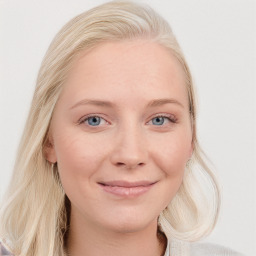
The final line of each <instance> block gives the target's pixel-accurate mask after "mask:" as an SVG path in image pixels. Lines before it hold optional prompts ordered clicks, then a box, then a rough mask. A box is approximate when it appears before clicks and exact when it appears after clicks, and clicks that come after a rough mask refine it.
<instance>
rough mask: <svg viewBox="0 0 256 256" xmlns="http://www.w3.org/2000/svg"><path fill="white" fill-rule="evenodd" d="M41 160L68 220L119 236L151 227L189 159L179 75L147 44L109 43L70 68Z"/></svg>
mask: <svg viewBox="0 0 256 256" xmlns="http://www.w3.org/2000/svg"><path fill="white" fill-rule="evenodd" d="M49 141H50V143H51V146H49V148H47V153H46V157H47V159H48V160H49V161H50V162H56V161H57V163H58V170H59V174H60V178H61V182H62V185H63V188H64V190H65V192H66V194H67V196H68V198H69V199H70V201H71V209H72V210H71V212H72V214H71V220H72V218H73V217H75V218H77V219H79V221H80V222H81V223H84V224H86V223H87V224H90V225H95V227H96V226H97V227H102V228H104V229H106V228H107V229H111V230H116V231H122V232H132V231H136V230H141V229H143V228H146V227H147V226H149V225H155V224H156V221H157V217H158V216H159V214H160V212H161V211H162V210H163V209H164V208H165V207H166V206H167V205H168V204H169V202H170V201H171V200H172V198H173V197H174V196H175V194H176V193H177V190H178V189H179V187H180V185H181V183H182V178H183V174H184V169H185V165H186V162H187V161H188V159H189V158H190V156H191V153H192V131H191V124H190V116H189V106H188V96H187V90H186V86H185V79H184V74H183V71H182V68H181V66H180V64H179V63H178V61H177V60H176V58H174V57H173V56H172V55H171V54H170V52H169V51H167V49H165V48H164V47H162V46H160V45H158V44H156V43H152V42H149V41H146V40H134V41H129V42H109V43H104V44H102V45H99V46H98V47H96V48H94V49H93V50H92V51H89V52H87V53H84V55H83V56H81V58H80V59H79V60H77V61H76V63H75V65H74V67H73V69H72V70H71V72H70V75H69V77H68V80H67V82H66V84H65V86H64V89H63V91H62V94H61V96H60V98H59V101H58V102H57V105H56V108H55V111H54V114H53V118H52V123H51V127H50V134H49Z"/></svg>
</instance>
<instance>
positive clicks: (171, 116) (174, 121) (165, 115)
mask: <svg viewBox="0 0 256 256" xmlns="http://www.w3.org/2000/svg"><path fill="white" fill-rule="evenodd" d="M156 117H165V118H168V119H169V120H170V122H172V123H177V121H178V119H177V118H176V116H175V115H173V114H168V113H159V114H155V115H153V116H152V117H150V120H149V121H148V122H150V121H152V119H154V118H156ZM148 122H147V123H148Z"/></svg>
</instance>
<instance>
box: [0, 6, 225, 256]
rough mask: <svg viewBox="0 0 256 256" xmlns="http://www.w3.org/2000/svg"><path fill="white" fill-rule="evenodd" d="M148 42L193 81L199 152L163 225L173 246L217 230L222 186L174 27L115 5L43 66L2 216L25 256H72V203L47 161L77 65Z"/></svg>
mask: <svg viewBox="0 0 256 256" xmlns="http://www.w3.org/2000/svg"><path fill="white" fill-rule="evenodd" d="M133 39H145V40H150V41H152V42H156V43H158V44H160V45H162V46H164V47H165V48H166V49H168V50H169V51H170V53H171V54H173V55H174V56H175V57H176V58H177V59H178V61H179V63H180V64H181V66H182V68H183V71H184V76H185V78H186V87H187V93H188V98H189V108H190V109H189V111H190V117H191V126H192V129H193V148H194V152H193V155H192V158H191V161H190V163H189V164H188V166H187V167H186V170H185V174H184V178H183V182H182V184H181V186H180V188H179V190H178V192H177V194H176V195H175V197H174V198H173V200H172V201H171V202H170V204H169V205H168V206H167V207H166V209H165V210H164V211H163V212H162V213H161V214H160V216H159V219H158V225H159V229H160V230H161V231H163V232H164V233H165V234H166V236H167V237H168V238H169V239H180V240H184V241H195V240H198V239H200V238H202V237H203V236H205V235H207V234H208V233H209V232H211V230H212V229H213V227H214V225H215V223H216V220H217V216H218V212H219V205H220V195H219V188H218V184H217V182H216V178H215V176H214V174H213V173H212V172H211V170H210V169H209V168H208V166H207V164H206V162H205V160H204V159H205V157H204V156H203V153H202V151H201V150H200V147H199V144H198V141H197V136H196V106H195V105H196V104H195V95H194V86H193V81H192V78H191V74H190V71H189V68H188V65H187V63H186V61H185V58H184V56H183V54H182V51H181V49H180V47H179V44H178V42H177V41H176V39H175V36H174V34H173V32H172V30H171V28H170V26H169V24H168V23H167V22H166V21H165V20H164V19H163V18H162V17H161V16H160V15H159V14H157V13H156V12H155V11H154V10H152V9H151V8H150V7H148V6H147V5H142V4H138V3H134V2H131V1H113V2H109V3H105V4H102V5H100V6H98V7H96V8H93V9H91V10H89V11H87V12H84V13H82V14H80V15H78V16H77V17H75V18H73V19H72V20H71V21H69V22H68V23H67V24H66V25H65V26H64V27H63V28H62V29H61V30H60V32H59V33H58V34H57V35H56V37H55V38H54V40H53V41H52V43H51V45H50V46H49V49H48V51H47V52H46V55H45V57H44V59H43V61H42V65H41V68H40V70H39V74H38V78H37V84H36V89H35V93H34V96H33V100H32V105H31V109H30V112H29V115H28V119H27V122H26V125H25V129H24V133H23V136H22V140H21V142H20V145H19V149H18V153H17V159H16V162H15V166H14V171H13V176H12V179H11V182H10V185H9V187H8V190H7V193H6V195H5V198H4V203H3V205H2V207H1V212H0V237H1V238H2V240H3V242H4V243H5V244H7V245H8V246H9V248H10V249H11V250H12V252H13V253H14V254H17V255H20V256H34V255H37V256H45V255H48V256H57V255H58V256H59V255H62V256H64V255H65V237H66V235H67V234H68V229H69V211H70V202H69V200H68V198H67V197H66V196H65V192H64V191H63V188H62V186H61V182H60V179H59V175H58V170H57V166H54V167H53V169H52V166H51V164H50V163H49V162H48V161H47V160H46V159H45V157H44V147H45V143H46V141H47V134H48V130H49V126H50V122H51V117H52V113H53V110H54V107H55V105H56V102H57V101H58V98H59V95H60V93H61V90H62V88H63V84H64V81H65V79H66V77H67V75H68V71H69V70H70V68H71V66H72V63H74V61H75V60H76V58H77V57H79V55H81V53H84V52H85V51H87V50H91V49H93V47H95V46H97V45H99V44H101V43H104V42H109V41H124V40H133Z"/></svg>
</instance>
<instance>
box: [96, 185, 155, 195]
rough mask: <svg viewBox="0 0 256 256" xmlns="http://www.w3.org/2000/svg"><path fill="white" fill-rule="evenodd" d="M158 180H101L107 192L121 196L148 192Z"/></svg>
mask: <svg viewBox="0 0 256 256" xmlns="http://www.w3.org/2000/svg"><path fill="white" fill-rule="evenodd" d="M155 183H156V182H149V181H138V182H127V181H110V182H99V183H98V184H99V185H100V186H101V187H102V189H103V190H104V191H105V192H108V193H111V194H114V195H117V196H121V197H136V196H140V195H142V194H144V193H145V192H147V191H148V190H149V189H150V188H151V187H152V186H153V185H154V184H155Z"/></svg>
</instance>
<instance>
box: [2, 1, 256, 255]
mask: <svg viewBox="0 0 256 256" xmlns="http://www.w3.org/2000/svg"><path fill="white" fill-rule="evenodd" d="M103 2H106V1H103V0H102V1H100V0H97V1H96V0H94V1H88V0H44V1H33V0H2V1H0V118H1V119H0V120H1V126H0V127H1V128H0V166H1V169H0V197H1V196H2V195H3V193H4V191H5V189H6V187H7V184H8V181H9V179H10V174H11V171H12V167H13V163H14V159H15V153H16V149H17V145H18V142H19V139H20V137H21V132H22V130H23V126H24V123H25V119H26V116H27V114H28V110H29V106H30V102H31V98H32V93H33V90H34V86H35V80H36V75H37V72H38V69H39V66H40V62H41V60H42V58H43V55H44V53H45V51H46V49H47V47H48V45H49V43H50V41H51V40H52V38H53V36H54V35H55V34H56V33H57V31H58V30H59V29H60V28H61V26H63V25H64V23H66V22H67V21H68V20H69V19H70V18H72V17H73V16H75V15H77V14H79V13H81V12H83V11H84V10H87V9H89V8H91V7H93V6H96V5H98V4H100V3H103ZM144 2H147V3H149V4H150V5H151V6H152V7H153V8H155V9H156V10H157V11H158V12H159V13H160V14H162V15H163V16H164V17H165V18H166V19H167V20H168V21H169V22H170V24H171V26H172V28H173V30H174V32H175V34H176V36H177V38H178V40H179V42H180V44H181V47H182V48H183V51H184V52H185V56H186V58H187V60H188V63H189V65H190V67H191V70H192V74H193V77H194V80H195V84H196V87H197V90H198V97H199V120H198V121H199V123H198V130H199V132H198V134H199V140H200V142H201V144H202V147H203V149H204V150H205V152H206V153H207V154H208V156H209V157H210V159H211V160H212V162H213V163H214V164H215V168H216V172H217V174H218V176H219V178H220V181H221V187H222V192H223V204H222V210H221V216H220V220H219V222H218V225H217V227H216V229H215V230H214V232H213V233H212V234H211V235H210V236H209V237H208V238H207V240H208V241H210V242H214V243H219V244H222V245H225V246H229V247H231V248H233V249H235V250H238V251H240V252H244V253H245V254H246V255H248V256H249V255H256V248H255V245H256V220H255V219H256V218H255V217H256V209H255V205H256V188H255V187H256V186H255V185H256V175H255V170H256V168H255V167H256V165H255V160H256V159H255V154H256V152H255V145H256V138H255V132H254V130H255V119H256V118H255V116H256V115H255V113H256V111H255V103H254V102H253V101H255V96H256V95H255V89H254V88H255V68H256V65H255V48H254V44H255V39H254V38H255V37H254V36H255V34H254V32H255V20H253V19H254V16H255V15H256V12H255V5H254V1H250V0H186V1H185V0H173V1H172V0H161V1H159V0H150V1H146V0H145V1H144ZM31 203H32V202H31Z"/></svg>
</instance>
